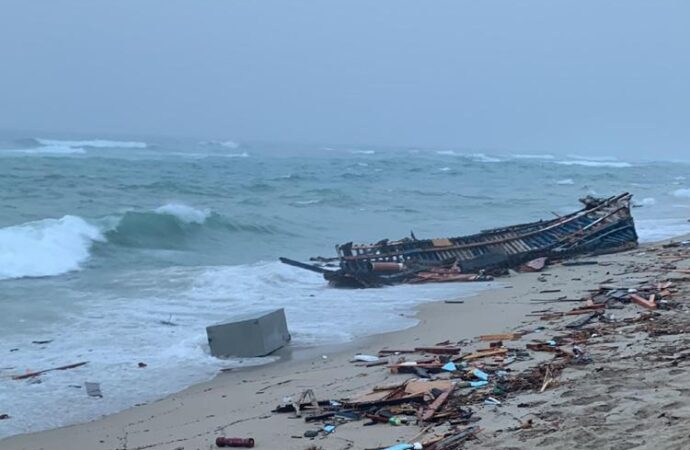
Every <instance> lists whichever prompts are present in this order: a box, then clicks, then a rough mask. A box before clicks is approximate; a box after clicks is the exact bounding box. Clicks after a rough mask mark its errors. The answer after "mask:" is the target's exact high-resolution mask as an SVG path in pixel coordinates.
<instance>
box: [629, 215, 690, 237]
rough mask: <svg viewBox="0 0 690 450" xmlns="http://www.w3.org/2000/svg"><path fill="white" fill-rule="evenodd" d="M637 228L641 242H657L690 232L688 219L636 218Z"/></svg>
mask: <svg viewBox="0 0 690 450" xmlns="http://www.w3.org/2000/svg"><path fill="white" fill-rule="evenodd" d="M635 228H636V229H637V234H638V235H639V237H640V241H641V242H655V241H660V240H663V239H669V238H673V237H678V236H681V235H684V234H688V233H690V222H688V221H687V219H653V220H645V219H636V220H635Z"/></svg>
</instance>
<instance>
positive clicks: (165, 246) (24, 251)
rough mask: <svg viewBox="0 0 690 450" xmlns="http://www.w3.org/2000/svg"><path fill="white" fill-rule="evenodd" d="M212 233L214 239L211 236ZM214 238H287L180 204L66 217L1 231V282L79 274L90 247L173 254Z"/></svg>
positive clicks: (275, 231) (263, 227)
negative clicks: (196, 242)
mask: <svg viewBox="0 0 690 450" xmlns="http://www.w3.org/2000/svg"><path fill="white" fill-rule="evenodd" d="M214 233H215V234H214ZM218 233H226V234H227V233H229V234H241V235H274V234H286V235H289V234H290V233H288V232H285V231H281V230H280V229H278V228H276V227H274V226H272V225H266V224H258V223H246V222H239V221H233V220H230V219H228V218H227V217H225V216H223V215H221V214H218V213H216V212H213V211H210V210H206V209H197V208H193V207H191V206H188V205H184V204H180V203H169V204H166V205H163V206H161V207H159V208H156V209H154V210H151V211H127V212H125V213H124V214H120V215H111V216H107V217H104V218H100V219H89V220H87V219H84V218H82V217H79V216H71V215H67V216H64V217H62V218H61V219H43V220H38V221H34V222H27V223H24V224H21V225H14V226H10V227H5V228H0V280H6V279H12V278H25V277H46V276H56V275H61V274H64V273H67V272H72V271H75V270H80V269H81V268H82V265H83V264H84V263H86V262H87V261H88V260H89V259H90V258H91V254H92V247H94V244H96V243H100V244H99V246H98V248H103V247H102V246H110V245H114V246H118V247H125V248H142V249H162V250H178V249H184V248H186V247H188V246H189V245H190V244H191V243H192V242H195V241H194V239H197V238H201V239H204V238H206V239H208V240H210V241H211V242H215V241H217V240H218V239H221V238H222V237H221V235H219V234H218Z"/></svg>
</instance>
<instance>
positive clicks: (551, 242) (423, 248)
mask: <svg viewBox="0 0 690 450" xmlns="http://www.w3.org/2000/svg"><path fill="white" fill-rule="evenodd" d="M631 197H632V195H631V194H628V193H624V194H620V195H617V196H613V197H609V198H603V199H599V198H593V197H586V198H584V199H581V200H580V201H581V202H582V203H583V204H584V208H583V209H581V210H579V211H576V212H574V213H571V214H568V215H565V216H559V217H556V218H554V219H549V220H540V221H537V222H531V223H526V224H519V225H512V226H508V227H501V228H494V229H490V230H484V231H482V232H480V233H478V234H473V235H469V236H459V237H452V238H434V239H421V240H420V239H416V238H415V237H414V236H412V237H410V238H405V239H401V240H397V241H391V240H388V239H384V240H381V241H379V242H377V243H375V244H354V243H352V242H348V243H345V244H341V245H337V246H336V252H337V254H338V258H337V260H338V261H339V267H340V268H339V269H338V270H327V269H322V268H319V267H318V266H314V265H306V264H302V263H298V262H296V261H292V260H287V259H285V258H281V260H282V261H283V262H286V263H288V264H291V265H294V266H297V267H301V268H304V269H306V270H312V271H315V272H319V273H322V274H323V276H324V278H325V279H326V280H328V281H329V282H330V283H331V284H332V285H334V286H337V287H360V288H366V287H379V286H385V285H392V284H400V283H419V282H428V281H437V282H438V281H460V280H463V281H467V279H468V277H467V275H470V274H477V275H475V277H474V278H473V277H469V278H471V279H472V280H486V279H489V278H490V277H489V276H488V275H485V273H491V272H496V273H500V272H501V271H505V269H508V268H515V267H518V266H520V265H521V264H524V263H525V262H528V261H530V260H532V259H535V258H540V257H545V258H551V259H554V258H555V259H563V258H568V257H571V256H574V255H581V254H601V253H610V252H616V251H623V250H628V249H630V248H634V247H636V246H637V232H636V230H635V223H634V221H633V218H632V215H631V213H630V199H631ZM378 267H388V268H390V267H397V268H399V269H397V270H395V271H392V272H391V271H390V270H388V271H383V270H379V269H377V268H378ZM429 273H432V274H433V276H429V275H428V274H429ZM422 274H424V275H422ZM460 274H463V275H465V276H463V277H459V276H458V275H460Z"/></svg>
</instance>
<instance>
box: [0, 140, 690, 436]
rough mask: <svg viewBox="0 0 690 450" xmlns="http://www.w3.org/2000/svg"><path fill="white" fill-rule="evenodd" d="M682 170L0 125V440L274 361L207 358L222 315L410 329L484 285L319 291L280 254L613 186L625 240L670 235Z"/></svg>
mask: <svg viewBox="0 0 690 450" xmlns="http://www.w3.org/2000/svg"><path fill="white" fill-rule="evenodd" d="M687 177H690V165H688V164H687V163H683V162H662V161H655V160H654V155H653V154H652V155H650V156H649V158H648V159H647V160H633V159H630V160H627V159H621V158H614V157H610V156H607V155H598V156H587V155H565V156H564V155H559V154H558V152H556V151H554V154H542V153H533V154H512V153H510V152H501V151H487V150H471V149H462V148H452V147H450V148H416V147H409V148H407V147H395V148H394V147H385V148H384V147H376V146H343V145H340V146H338V145H330V146H326V145H316V144H305V145H299V144H278V143H261V142H234V141H230V140H226V141H213V140H207V141H203V140H194V139H166V138H156V139H154V138H146V139H141V138H139V139H136V138H133V139H124V140H123V139H118V140H114V139H112V138H111V139H104V138H99V137H98V136H91V137H88V138H84V136H81V135H80V136H78V137H73V136H64V135H62V136H59V137H56V136H31V135H26V136H24V135H18V134H16V133H15V134H14V135H11V136H9V135H8V136H4V137H3V136H0V355H1V357H0V414H8V415H10V419H7V420H0V437H3V436H9V435H13V434H18V433H26V432H32V431H39V430H44V429H47V428H53V427H58V426H63V425H68V424H72V423H76V422H81V421H88V420H92V419H94V418H97V417H99V416H101V415H104V414H108V413H113V412H116V411H119V410H122V409H125V408H128V407H131V406H133V405H135V404H140V403H143V402H148V401H152V400H155V399H157V398H160V397H162V396H165V395H166V394H170V393H173V392H176V391H179V390H181V389H183V388H185V387H187V386H190V385H192V384H194V383H198V382H203V381H206V380H209V379H210V378H212V377H213V376H214V375H216V374H218V372H219V370H220V369H222V368H233V367H244V366H248V365H255V364H264V363H267V362H272V361H275V359H276V357H267V358H250V359H229V360H220V359H216V358H213V357H211V356H210V355H209V349H208V344H207V342H206V334H205V327H206V326H207V325H210V324H213V323H216V322H219V321H222V320H224V319H227V318H228V317H231V316H232V315H234V314H238V313H243V312H247V311H254V310H263V309H268V308H279V307H280V308H285V311H286V314H287V320H288V325H289V328H290V331H291V333H292V336H293V342H292V343H291V345H292V346H293V347H295V348H301V347H304V348H307V347H314V346H324V347H323V348H324V349H326V348H328V345H329V344H338V343H344V342H348V341H352V340H353V339H356V338H358V337H361V336H367V335H371V334H375V333H382V332H386V331H393V330H398V329H403V328H406V327H410V326H412V325H414V324H415V323H416V322H415V315H414V311H415V306H416V305H418V304H420V303H423V302H429V301H435V300H442V299H448V298H456V297H459V296H467V295H470V294H472V293H473V292H476V291H477V290H479V289H483V288H485V287H486V284H484V283H457V284H440V285H423V286H397V287H387V288H381V289H371V290H340V289H333V288H330V287H328V286H327V285H326V283H325V282H324V280H323V279H322V278H321V277H320V276H319V275H318V274H315V273H312V272H308V271H304V270H299V269H296V268H293V267H290V266H286V265H283V264H281V263H280V262H278V258H279V257H280V256H287V257H291V258H293V259H299V260H307V259H308V258H309V257H311V256H326V257H327V256H333V255H334V254H335V249H334V246H335V245H336V244H339V243H344V242H348V241H355V242H376V241H378V240H380V239H382V238H392V239H394V238H402V237H405V236H409V235H410V233H411V232H414V234H415V236H416V237H417V238H423V237H444V236H452V235H462V234H466V233H474V232H477V231H479V230H481V229H484V228H490V227H496V226H501V225H509V224H515V223H520V222H526V221H533V220H537V219H540V218H550V217H554V214H565V213H568V212H571V211H574V210H577V209H579V207H580V205H579V203H578V198H581V197H584V196H586V195H596V196H610V195H614V194H618V193H622V192H631V193H633V194H634V197H633V199H634V202H635V206H636V208H634V210H633V214H634V217H635V220H636V224H637V229H638V233H639V235H640V238H641V240H642V241H654V240H659V239H664V238H668V237H673V236H676V235H679V234H682V233H688V232H690V222H688V219H689V218H690V179H688V178H687ZM324 351H326V350H324ZM82 361H88V364H87V365H85V366H83V367H80V368H77V369H72V370H65V371H55V372H49V373H46V374H44V375H42V376H40V377H36V378H31V379H28V380H14V379H12V376H13V375H18V374H22V373H26V372H28V371H36V370H42V369H48V368H51V367H57V366H62V365H66V364H72V363H77V362H82ZM139 363H144V364H145V365H146V366H145V367H139ZM85 382H96V383H100V386H101V391H102V393H103V398H93V397H89V396H87V394H86V392H85V389H84V383H85Z"/></svg>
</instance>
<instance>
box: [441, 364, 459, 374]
mask: <svg viewBox="0 0 690 450" xmlns="http://www.w3.org/2000/svg"><path fill="white" fill-rule="evenodd" d="M441 369H443V370H447V371H448V372H455V371H456V370H458V368H457V366H456V365H455V363H453V362H449V363H446V364H445V365H444V366H443V367H441Z"/></svg>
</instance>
